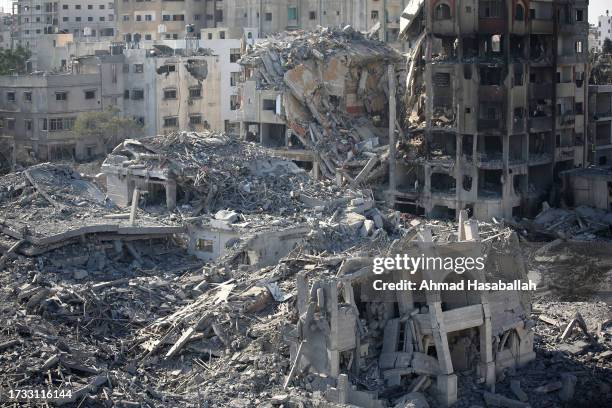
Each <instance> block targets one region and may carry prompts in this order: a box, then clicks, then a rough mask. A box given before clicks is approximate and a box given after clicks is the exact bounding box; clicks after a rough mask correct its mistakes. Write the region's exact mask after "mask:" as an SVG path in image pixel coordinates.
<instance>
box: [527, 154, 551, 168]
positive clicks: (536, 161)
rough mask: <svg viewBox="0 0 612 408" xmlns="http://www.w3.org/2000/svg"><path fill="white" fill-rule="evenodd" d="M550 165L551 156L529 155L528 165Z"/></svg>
mask: <svg viewBox="0 0 612 408" xmlns="http://www.w3.org/2000/svg"><path fill="white" fill-rule="evenodd" d="M548 163H552V155H551V154H548V153H529V165H530V166H540V165H542V164H548Z"/></svg>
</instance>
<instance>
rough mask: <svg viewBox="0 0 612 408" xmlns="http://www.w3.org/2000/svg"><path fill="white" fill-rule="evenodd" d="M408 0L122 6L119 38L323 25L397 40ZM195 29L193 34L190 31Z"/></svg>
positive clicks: (131, 2) (156, 1)
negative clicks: (376, 29) (374, 29)
mask: <svg viewBox="0 0 612 408" xmlns="http://www.w3.org/2000/svg"><path fill="white" fill-rule="evenodd" d="M404 3H406V0H385V1H383V0H329V1H324V0H288V1H286V0H283V1H281V0H224V1H220V0H213V1H204V0H184V1H166V0H151V1H136V0H123V1H119V2H117V19H118V21H117V27H118V38H117V39H118V40H119V39H120V40H122V41H126V42H141V41H143V40H159V39H182V38H184V37H185V36H186V35H187V36H194V37H199V36H200V30H202V29H210V28H223V27H235V28H239V27H253V28H254V29H256V30H257V32H258V33H260V35H263V36H265V35H268V34H272V33H276V32H280V31H285V30H294V29H298V28H301V29H306V30H308V29H313V28H315V27H317V26H325V27H342V26H345V25H349V24H350V25H352V26H354V27H355V29H357V30H360V31H366V30H369V29H371V28H372V27H374V26H377V27H379V28H380V33H381V34H380V38H381V39H383V38H384V39H386V40H388V41H390V42H397V36H398V33H399V17H400V14H401V11H402V10H403V7H404ZM187 25H191V26H192V29H193V31H190V32H187V31H186V29H185V27H186V26H187Z"/></svg>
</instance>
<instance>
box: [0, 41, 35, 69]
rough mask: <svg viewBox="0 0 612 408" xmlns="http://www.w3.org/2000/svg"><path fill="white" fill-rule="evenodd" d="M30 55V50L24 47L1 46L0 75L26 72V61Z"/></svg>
mask: <svg viewBox="0 0 612 408" xmlns="http://www.w3.org/2000/svg"><path fill="white" fill-rule="evenodd" d="M30 55H31V54H30V51H28V50H26V49H25V48H22V47H17V48H15V49H14V50H11V49H8V48H7V49H3V48H0V75H10V74H15V73H17V74H23V73H25V72H26V62H27V60H28V59H29V58H30Z"/></svg>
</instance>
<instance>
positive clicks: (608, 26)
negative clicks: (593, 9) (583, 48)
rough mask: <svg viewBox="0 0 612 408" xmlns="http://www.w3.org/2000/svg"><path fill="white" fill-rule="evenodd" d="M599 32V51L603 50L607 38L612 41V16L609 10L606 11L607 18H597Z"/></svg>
mask: <svg viewBox="0 0 612 408" xmlns="http://www.w3.org/2000/svg"><path fill="white" fill-rule="evenodd" d="M597 30H598V31H599V34H598V36H597V41H598V50H601V48H602V47H603V43H604V41H605V40H606V38H610V39H612V16H610V11H609V10H606V15H605V16H599V17H598V18H597Z"/></svg>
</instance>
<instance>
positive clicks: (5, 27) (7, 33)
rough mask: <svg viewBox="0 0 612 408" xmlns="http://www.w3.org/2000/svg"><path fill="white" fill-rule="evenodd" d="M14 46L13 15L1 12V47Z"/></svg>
mask: <svg viewBox="0 0 612 408" xmlns="http://www.w3.org/2000/svg"><path fill="white" fill-rule="evenodd" d="M12 46H13V15H12V14H9V13H1V12H0V48H5V49H8V48H12Z"/></svg>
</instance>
